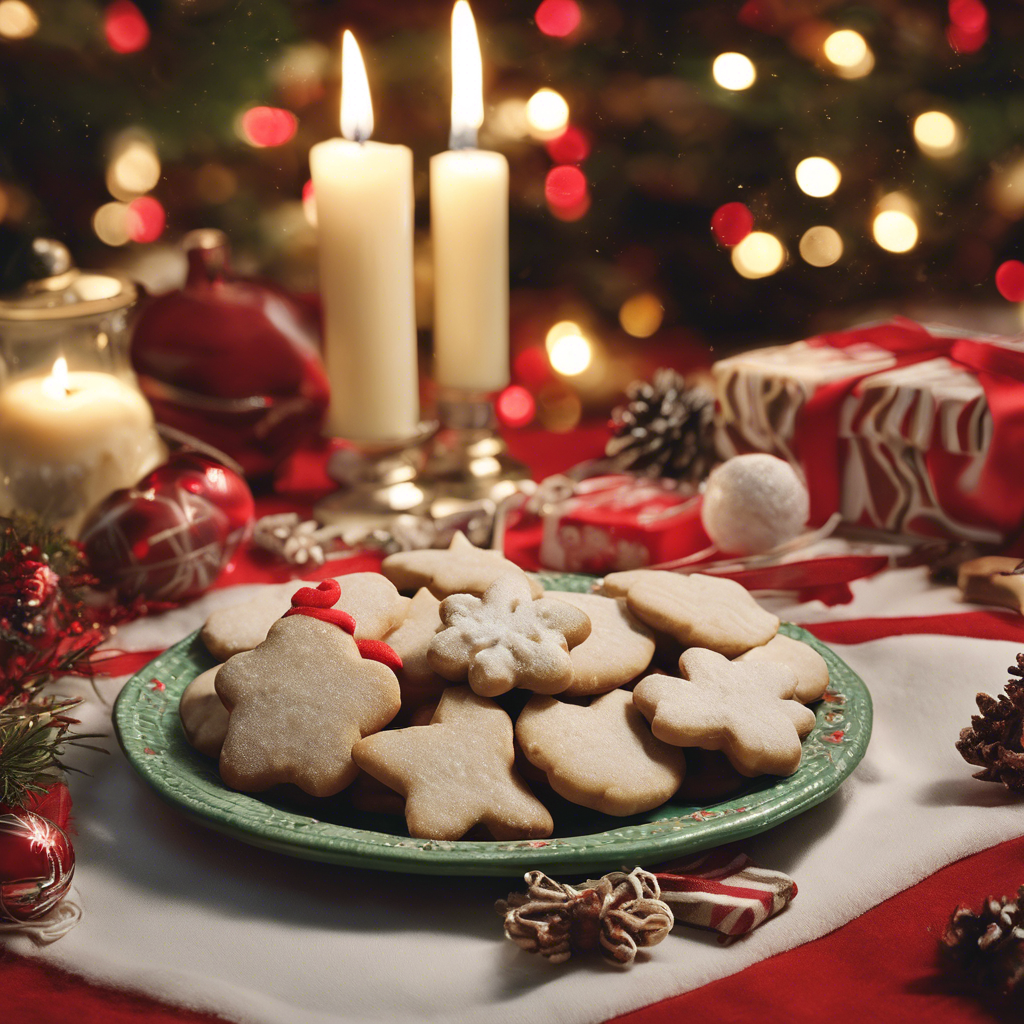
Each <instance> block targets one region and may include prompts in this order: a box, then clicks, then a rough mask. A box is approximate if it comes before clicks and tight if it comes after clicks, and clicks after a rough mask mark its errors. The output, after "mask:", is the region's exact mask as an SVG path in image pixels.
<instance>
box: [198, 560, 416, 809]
mask: <svg viewBox="0 0 1024 1024" xmlns="http://www.w3.org/2000/svg"><path fill="white" fill-rule="evenodd" d="M339 595H340V587H339V586H338V584H337V582H335V581H334V580H326V581H324V582H323V583H321V584H320V586H319V587H317V588H316V589H315V590H314V589H312V588H309V587H307V588H305V589H303V590H300V591H299V592H298V593H296V594H295V595H294V596H293V598H292V605H293V607H292V608H291V609H290V610H289V612H287V613H286V616H285V618H283V619H281V620H280V621H278V622H276V623H275V624H274V625H273V626H272V627H271V628H270V632H269V633H268V634H267V639H266V640H264V641H263V643H261V644H260V645H259V646H258V647H256V648H255V650H252V651H247V652H245V653H243V654H237V655H235V657H233V658H232V659H231V660H230V661H229V662H227V664H225V665H224V666H222V668H221V669H220V671H219V672H218V673H217V678H216V689H217V693H218V694H219V695H220V698H221V700H223V701H224V704H225V706H227V707H228V709H229V710H230V712H231V716H230V718H229V719H228V731H227V736H226V737H225V739H224V746H223V747H222V749H221V752H220V774H221V778H222V779H223V780H224V782H225V784H226V785H228V786H230V787H231V788H232V789H238V790H241V791H243V792H247V793H251V792H260V791H262V790H265V789H267V788H269V787H270V786H273V785H276V784H277V783H293V784H294V785H296V786H298V787H299V788H300V789H301V790H303V791H304V792H306V793H309V794H310V795H311V796H332V795H333V794H334V793H337V792H339V791H340V790H342V789H344V788H345V787H346V786H347V785H348V784H349V783H350V782H351V781H352V780H353V779H354V778H355V777H356V773H357V769H356V765H355V762H354V761H353V760H352V746H353V744H354V743H356V741H357V740H359V739H361V738H362V737H363V736H366V735H367V734H369V733H372V732H376V730H378V729H383V728H384V726H385V725H387V724H388V722H390V721H391V719H393V718H394V717H395V715H396V714H397V713H398V709H399V706H400V704H401V697H400V693H399V687H398V679H397V678H396V677H395V673H394V671H393V670H392V668H391V667H389V665H390V666H394V667H397V666H398V665H399V661H398V659H397V657H396V656H395V654H394V652H393V651H391V649H390V648H389V647H388V646H387V645H386V644H384V643H383V642H381V641H379V640H361V641H356V640H355V639H354V637H353V636H352V633H353V632H354V631H355V623H354V621H353V620H352V617H351V616H350V615H348V614H346V613H345V612H343V611H341V610H339V609H337V608H334V607H332V605H333V604H334V602H335V601H336V600H337V599H338V597H339ZM382 662H386V663H382Z"/></svg>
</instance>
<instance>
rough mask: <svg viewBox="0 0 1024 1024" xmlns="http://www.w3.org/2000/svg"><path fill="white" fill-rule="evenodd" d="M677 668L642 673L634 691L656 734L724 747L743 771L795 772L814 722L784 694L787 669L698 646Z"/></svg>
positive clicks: (790, 677) (789, 681) (789, 676)
mask: <svg viewBox="0 0 1024 1024" xmlns="http://www.w3.org/2000/svg"><path fill="white" fill-rule="evenodd" d="M679 669H680V671H681V672H682V674H683V676H684V678H683V679H676V678H673V677H672V676H662V675H653V676H647V677H646V678H645V679H642V680H641V681H640V682H639V683H637V686H636V689H635V690H634V691H633V703H634V704H636V706H637V707H638V708H639V709H640V711H641V712H642V713H643V715H644V717H645V718H646V719H647V720H648V721H649V722H650V723H651V732H653V733H654V735H655V736H657V737H658V739H660V740H664V741H665V742H666V743H673V744H675V745H676V746H678V747H702V748H703V749H704V750H721V751H722V752H723V753H724V754H725V755H726V756H727V757H728V758H729V761H730V762H731V764H732V765H733V767H734V768H735V769H736V770H737V771H739V772H742V773H743V774H744V775H760V774H762V773H765V772H767V773H769V774H771V775H792V774H793V772H795V771H796V770H797V768H799V767H800V754H801V747H800V736H801V735H806V734H807V733H808V732H810V731H811V729H812V728H813V727H814V712H812V711H809V710H808V709H807V708H805V707H804V706H803V705H802V704H800V703H798V702H797V701H795V700H790V699H789V698H790V697H792V695H793V692H794V691H795V689H796V676H795V675H794V674H793V672H792V670H791V669H789V668H786V667H785V666H784V665H773V664H769V663H767V662H764V663H762V664H741V663H739V662H730V661H729V660H728V659H727V658H725V657H723V656H722V655H721V654H717V653H715V652H714V651H709V650H706V649H704V648H701V647H691V648H690V649H689V650H688V651H684V652H683V654H682V657H680V659H679Z"/></svg>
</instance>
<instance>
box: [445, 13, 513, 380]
mask: <svg viewBox="0 0 1024 1024" xmlns="http://www.w3.org/2000/svg"><path fill="white" fill-rule="evenodd" d="M482 123H483V88H482V68H481V60H480V46H479V43H478V41H477V36H476V26H475V24H474V22H473V15H472V12H471V11H470V9H469V5H468V4H467V3H466V2H465V0H459V2H458V3H457V4H456V5H455V9H454V11H453V12H452V126H451V149H450V150H449V151H448V152H446V153H439V154H437V155H436V156H434V157H433V158H432V159H431V161H430V223H431V232H432V235H433V243H434V366H435V375H436V378H437V382H438V384H439V385H441V386H442V387H449V388H460V389H465V390H470V391H497V390H499V389H500V388H503V387H505V385H506V384H508V380H509V371H508V161H507V160H506V159H505V158H504V157H503V156H502V155H501V154H500V153H489V152H485V151H483V150H479V149H476V148H475V146H476V134H477V129H478V128H479V127H480V125H481V124H482Z"/></svg>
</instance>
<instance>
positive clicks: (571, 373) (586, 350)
mask: <svg viewBox="0 0 1024 1024" xmlns="http://www.w3.org/2000/svg"><path fill="white" fill-rule="evenodd" d="M562 326H563V325H562V324H556V325H555V327H562ZM572 326H574V327H575V326H576V325H575V324H573V325H572ZM553 330H554V328H552V331H553ZM551 334H552V332H551V331H548V340H547V348H548V360H549V361H550V363H551V366H552V368H553V369H554V370H555V372H556V373H560V374H561V375H562V376H563V377H577V376H579V374H581V373H583V371H584V370H586V369H587V367H589V366H590V364H591V362H592V361H593V358H594V349H593V346H592V345H591V344H590V342H589V341H588V340H587V339H586V338H585V337H583V335H582V334H581V333H580V332H579V328H578V327H577V328H576V330H575V331H572V332H563V333H560V334H558V335H557V336H556V337H555V338H554V339H553V340H552V337H551Z"/></svg>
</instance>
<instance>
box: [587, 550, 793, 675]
mask: <svg viewBox="0 0 1024 1024" xmlns="http://www.w3.org/2000/svg"><path fill="white" fill-rule="evenodd" d="M601 589H602V592H603V593H604V594H607V595H608V596H610V597H623V596H624V597H625V598H626V604H627V605H628V606H629V610H630V611H631V612H632V613H633V614H634V615H635V616H636V617H637V618H638V619H640V621H641V622H646V623H647V625H648V626H651V627H652V628H653V629H656V630H658V631H660V632H662V633H668V634H669V636H672V637H675V639H676V640H678V641H679V642H680V643H681V644H683V645H684V646H685V647H707V648H709V649H710V650H712V651H717V652H718V653H719V654H724V655H725V656H726V657H727V658H735V657H738V656H739V655H741V654H743V653H744V651H749V650H750V648H751V647H760V645H761V644H766V643H768V641H769V640H771V638H772V637H773V636H775V634H776V633H777V632H778V630H779V620H778V618H777V617H776V616H774V615H772V614H771V612H767V611H765V610H764V609H763V608H762V607H761V606H760V605H759V604H758V603H757V602H756V601H755V600H754V599H753V598H752V597H751V596H750V594H749V593H748V592H747V590H746V589H745V588H744V587H742V586H741V585H740V584H739V583H736V582H735V581H734V580H726V579H722V578H721V577H718V576H707V575H704V574H702V573H693V574H691V575H683V574H681V573H677V572H665V571H663V570H657V569H634V570H631V571H628V572H613V573H611V574H609V575H608V576H606V577H605V579H604V583H603V584H602V588H601Z"/></svg>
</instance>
